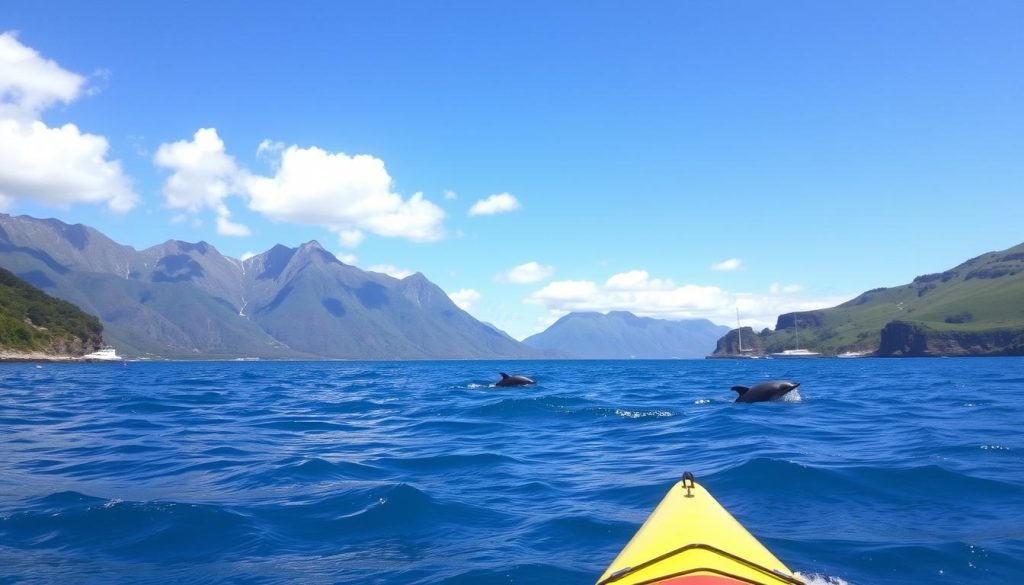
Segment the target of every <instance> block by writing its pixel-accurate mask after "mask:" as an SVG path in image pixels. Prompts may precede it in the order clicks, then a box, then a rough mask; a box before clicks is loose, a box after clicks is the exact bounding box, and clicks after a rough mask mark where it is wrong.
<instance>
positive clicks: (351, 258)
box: [334, 253, 359, 266]
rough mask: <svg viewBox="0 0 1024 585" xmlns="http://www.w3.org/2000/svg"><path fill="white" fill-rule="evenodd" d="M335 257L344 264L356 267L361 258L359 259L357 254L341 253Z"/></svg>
mask: <svg viewBox="0 0 1024 585" xmlns="http://www.w3.org/2000/svg"><path fill="white" fill-rule="evenodd" d="M334 257H335V258H337V259H338V260H340V261H341V262H343V263H345V264H348V265H350V266H354V265H355V264H356V263H357V262H359V258H357V257H356V255H355V254H340V253H339V254H335V255H334Z"/></svg>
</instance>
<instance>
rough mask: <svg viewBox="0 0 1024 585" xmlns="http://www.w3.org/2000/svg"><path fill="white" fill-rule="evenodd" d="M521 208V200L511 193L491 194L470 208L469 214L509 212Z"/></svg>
mask: <svg viewBox="0 0 1024 585" xmlns="http://www.w3.org/2000/svg"><path fill="white" fill-rule="evenodd" d="M519 208H520V205H519V200H518V199H516V198H515V196H513V195H511V194H509V193H499V194H496V195H491V196H490V197H488V198H486V199H481V200H479V201H477V202H476V203H474V204H473V207H470V208H469V215H495V214H497V213H508V212H509V211H515V210H517V209H519Z"/></svg>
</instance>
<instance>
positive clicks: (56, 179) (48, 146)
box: [0, 119, 139, 213]
mask: <svg viewBox="0 0 1024 585" xmlns="http://www.w3.org/2000/svg"><path fill="white" fill-rule="evenodd" d="M108 149H109V145H108V144H107V139H106V138H104V137H102V136H97V135H95V134H84V133H82V132H81V131H79V129H78V127H77V126H75V125H74V124H65V125H64V126H61V127H60V128H49V127H47V126H46V124H43V123H42V122H39V121H31V122H21V121H18V120H14V119H0V197H4V198H6V199H9V200H10V199H19V198H25V199H30V200H32V201H35V202H37V203H42V204H44V205H48V206H51V207H59V208H66V207H68V206H70V205H72V204H74V203H106V204H107V207H108V208H109V209H110V210H111V211H114V212H117V213H124V212H126V211H128V210H130V209H131V208H132V207H135V205H136V203H138V200H139V198H138V196H137V195H136V194H135V192H134V190H133V189H132V184H131V180H130V179H129V178H128V177H127V176H126V175H125V174H124V172H123V171H122V169H121V162H120V161H116V160H107V150H108Z"/></svg>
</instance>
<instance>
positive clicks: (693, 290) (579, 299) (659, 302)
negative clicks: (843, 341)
mask: <svg viewBox="0 0 1024 585" xmlns="http://www.w3.org/2000/svg"><path fill="white" fill-rule="evenodd" d="M792 292H795V291H791V290H790V291H787V290H786V289H785V287H778V288H777V289H775V290H772V291H771V292H770V294H767V295H753V294H738V293H731V292H729V291H726V290H723V289H721V288H718V287H715V286H702V285H696V284H684V285H676V284H675V283H673V282H672V281H671V280H670V279H658V278H651V277H650V275H649V274H648V273H647V271H645V270H634V271H631V272H623V273H620V274H615V275H613V276H612V277H610V278H609V279H608V280H607V281H606V282H605V284H604V285H603V286H602V285H599V284H598V283H595V282H592V281H588V280H565V281H556V282H552V283H550V284H548V285H547V286H545V287H543V288H541V289H540V290H537V291H535V292H533V293H532V294H530V295H528V296H527V297H526V299H525V301H526V302H528V303H533V304H539V305H543V306H544V307H545V308H546V309H547V312H548V313H547V317H546V318H545V319H543V322H544V323H550V322H552V321H553V320H554V319H557V318H558V317H561V316H562V315H565V314H566V313H568V312H571V311H597V312H601V313H606V312H608V311H630V312H632V313H634V314H636V315H640V316H645V317H655V318H659V319H710V320H711V321H713V322H715V323H719V324H723V325H727V326H729V327H734V326H735V319H736V309H737V308H738V309H739V310H740V313H741V315H742V319H743V325H745V326H751V327H754V328H755V329H761V328H764V327H774V326H775V320H776V318H777V317H778V315H780V314H783V313H788V312H791V311H809V310H814V309H821V308H825V307H833V306H835V305H838V304H840V303H842V302H845V301H846V300H849V298H850V297H821V298H796V297H794V296H792V294H791V293H792Z"/></svg>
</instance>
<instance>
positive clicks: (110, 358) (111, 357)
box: [82, 345, 122, 362]
mask: <svg viewBox="0 0 1024 585" xmlns="http://www.w3.org/2000/svg"><path fill="white" fill-rule="evenodd" d="M82 359H83V360H96V361H101V362H118V361H121V359H122V358H121V356H119V355H117V351H115V350H114V348H113V347H110V346H109V345H108V346H107V347H104V348H103V349H100V350H99V351H94V352H92V353H87V354H85V355H83V356H82Z"/></svg>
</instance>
